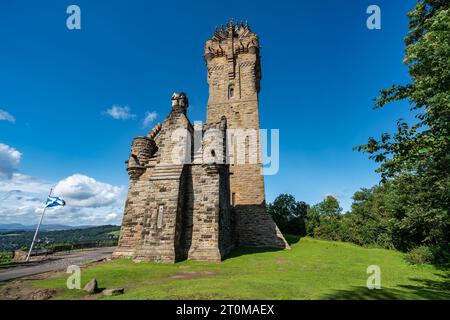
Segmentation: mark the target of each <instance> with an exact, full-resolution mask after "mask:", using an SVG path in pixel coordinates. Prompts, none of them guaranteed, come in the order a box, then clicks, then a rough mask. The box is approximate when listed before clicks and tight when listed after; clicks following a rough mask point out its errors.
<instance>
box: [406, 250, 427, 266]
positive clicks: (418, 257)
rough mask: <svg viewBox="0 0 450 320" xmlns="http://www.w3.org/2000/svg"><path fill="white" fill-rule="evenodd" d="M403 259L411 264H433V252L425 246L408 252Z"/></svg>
mask: <svg viewBox="0 0 450 320" xmlns="http://www.w3.org/2000/svg"><path fill="white" fill-rule="evenodd" d="M405 259H406V261H408V262H409V263H411V264H424V263H431V262H433V252H432V251H431V249H430V248H428V247H426V246H420V247H416V248H414V249H412V250H410V251H409V252H408V253H407V254H406V256H405Z"/></svg>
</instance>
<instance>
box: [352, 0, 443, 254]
mask: <svg viewBox="0 0 450 320" xmlns="http://www.w3.org/2000/svg"><path fill="white" fill-rule="evenodd" d="M449 7H450V2H449V1H448V0H421V1H419V2H418V3H417V5H416V7H415V8H414V9H413V10H412V11H410V12H409V14H408V16H409V33H408V35H407V37H406V38H405V44H406V51H405V59H404V63H405V64H406V65H407V66H408V69H409V73H410V76H411V83H409V84H406V85H393V86H392V87H391V88H389V89H383V90H381V94H380V96H379V97H377V98H376V99H375V102H376V103H375V108H381V107H384V106H385V105H387V104H389V103H390V102H392V101H400V100H407V101H408V102H409V104H410V111H411V112H412V113H413V114H414V115H415V118H416V121H415V123H413V124H407V123H406V122H405V121H403V120H401V119H400V120H399V121H398V122H397V131H396V133H395V134H394V135H390V134H388V133H383V134H382V135H381V138H380V139H379V140H376V139H374V138H369V140H368V143H367V144H365V145H362V146H359V147H356V148H355V149H357V150H359V151H363V152H364V153H368V154H370V158H371V159H373V160H375V161H376V162H378V163H380V167H379V168H378V172H380V173H381V174H382V182H383V183H384V182H386V181H388V180H391V181H392V184H393V189H394V190H396V191H397V195H399V196H401V198H402V199H403V200H404V202H402V203H400V204H398V207H396V208H394V210H393V211H394V212H393V217H394V225H393V229H392V232H393V235H394V241H395V242H396V246H397V247H400V248H404V249H409V248H411V247H413V246H421V245H426V246H430V247H432V248H433V252H435V256H436V258H437V259H439V258H441V259H442V257H444V256H446V255H447V254H448V253H449V252H450V215H449V210H450V165H449V164H450V132H449V131H450V94H449V92H450V59H449V52H450V8H449Z"/></svg>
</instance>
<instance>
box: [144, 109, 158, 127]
mask: <svg viewBox="0 0 450 320" xmlns="http://www.w3.org/2000/svg"><path fill="white" fill-rule="evenodd" d="M156 117H158V114H157V113H156V112H147V113H145V118H144V121H143V122H142V128H144V129H145V128H148V126H149V125H150V124H152V122H153V121H155V119H156Z"/></svg>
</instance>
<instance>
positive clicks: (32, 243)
mask: <svg viewBox="0 0 450 320" xmlns="http://www.w3.org/2000/svg"><path fill="white" fill-rule="evenodd" d="M52 192H53V188H51V189H50V194H49V195H48V197H50V196H51V195H52ZM48 197H47V199H48ZM45 210H47V204H46V205H45V207H44V209H43V210H42V214H41V218H40V219H39V223H38V225H37V228H36V232H35V233H34V237H33V241H32V242H31V246H30V250H29V251H28V256H27V260H26V261H27V262H28V261H29V260H30V256H31V251H32V250H33V246H34V242H35V241H36V238H37V235H38V232H39V228H40V227H41V223H42V219H44V214H45Z"/></svg>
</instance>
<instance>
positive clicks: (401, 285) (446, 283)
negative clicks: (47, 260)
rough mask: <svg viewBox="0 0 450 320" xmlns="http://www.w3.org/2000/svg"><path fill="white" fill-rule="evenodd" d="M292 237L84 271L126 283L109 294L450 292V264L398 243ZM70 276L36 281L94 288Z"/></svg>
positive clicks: (109, 282)
mask: <svg viewBox="0 0 450 320" xmlns="http://www.w3.org/2000/svg"><path fill="white" fill-rule="evenodd" d="M290 240H291V242H294V243H293V244H292V249H291V250H284V251H265V252H264V251H262V250H256V249H249V248H239V249H237V250H235V251H234V252H233V253H232V255H231V256H229V257H228V258H227V259H226V260H225V261H223V262H222V263H206V262H194V261H184V262H181V263H177V264H175V265H163V264H157V263H138V264H135V263H133V262H131V261H129V260H114V261H111V262H106V263H100V264H96V265H94V266H91V267H88V268H87V269H84V270H83V271H82V285H84V284H85V283H87V282H88V281H89V280H90V279H91V278H94V277H95V278H97V280H98V281H99V285H100V287H107V288H112V287H124V288H125V292H126V293H125V294H124V295H122V296H117V297H109V299H450V277H449V273H448V270H438V269H436V268H435V267H433V266H430V265H423V266H413V265H409V264H408V263H407V262H405V261H404V259H403V255H402V254H401V253H399V252H396V251H388V250H384V249H367V248H361V247H358V246H356V245H353V244H348V243H339V242H328V241H320V240H315V239H311V238H303V239H301V241H298V239H290ZM369 265H378V266H380V268H381V273H382V275H381V284H382V287H383V288H382V289H381V290H369V289H367V288H366V281H367V276H368V275H367V274H366V269H367V267H368V266H369ZM66 279H67V275H63V276H61V275H59V276H57V277H55V278H51V279H46V280H40V281H35V282H34V283H33V286H36V287H40V288H57V289H58V295H57V296H56V298H57V299H73V298H75V299H77V298H84V297H85V296H86V294H85V293H84V292H83V291H81V290H67V289H65V282H66ZM97 298H99V299H106V297H103V296H102V295H97Z"/></svg>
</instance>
